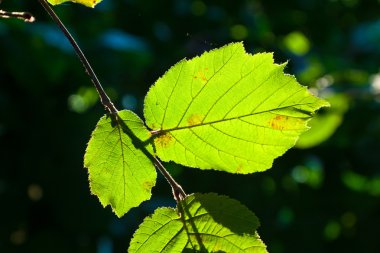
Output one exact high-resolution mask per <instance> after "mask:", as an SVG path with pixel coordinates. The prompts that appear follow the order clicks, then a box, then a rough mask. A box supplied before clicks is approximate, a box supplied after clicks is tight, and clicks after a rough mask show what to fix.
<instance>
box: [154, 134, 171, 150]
mask: <svg viewBox="0 0 380 253" xmlns="http://www.w3.org/2000/svg"><path fill="white" fill-rule="evenodd" d="M173 141H174V140H173V136H172V135H171V134H170V133H164V134H161V135H160V136H158V137H157V138H155V139H154V144H155V145H156V146H160V147H161V148H167V147H168V146H169V145H170V144H171V143H173Z"/></svg>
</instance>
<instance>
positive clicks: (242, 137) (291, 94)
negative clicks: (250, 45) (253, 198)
mask: <svg viewBox="0 0 380 253" xmlns="http://www.w3.org/2000/svg"><path fill="white" fill-rule="evenodd" d="M284 67H285V64H282V65H277V64H274V62H273V56H272V54H268V53H262V54H256V55H251V54H248V53H246V52H245V50H244V47H243V45H242V44H241V43H233V44H229V45H227V46H224V47H222V48H220V49H216V50H213V51H210V52H207V53H204V54H203V55H201V56H200V57H195V58H193V59H191V60H182V61H180V62H179V63H177V64H176V65H175V66H173V67H172V68H171V69H170V70H169V71H168V72H167V73H166V74H165V75H164V76H163V77H162V78H160V79H159V80H158V81H157V82H156V83H155V84H154V85H153V86H152V87H151V89H150V90H149V92H148V94H147V96H146V98H145V108H144V115H145V119H146V123H147V125H148V127H149V128H151V129H152V130H153V131H154V132H156V133H158V134H157V136H156V137H155V140H154V143H155V148H156V152H157V155H158V156H159V157H160V158H161V159H162V160H164V161H174V162H177V163H180V164H183V165H186V166H190V167H196V168H201V169H216V170H222V171H227V172H232V173H242V174H245V173H252V172H257V171H263V170H266V169H268V168H270V167H271V166H272V163H273V160H274V159H275V158H276V157H278V156H281V155H282V154H284V153H285V152H286V150H288V149H289V148H290V147H292V146H294V144H295V142H296V141H297V139H298V137H299V135H300V134H301V133H302V132H304V131H305V130H307V129H308V126H307V121H308V120H309V119H310V118H311V116H312V115H313V114H314V112H315V111H316V110H317V109H319V108H320V107H323V106H328V103H327V102H326V101H323V100H321V99H319V98H317V97H315V96H313V95H311V94H310V93H309V92H308V91H307V89H306V87H304V86H301V85H300V84H299V83H298V82H297V81H296V79H295V78H294V76H290V75H287V74H284V72H283V70H284Z"/></svg>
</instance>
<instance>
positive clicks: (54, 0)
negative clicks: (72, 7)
mask: <svg viewBox="0 0 380 253" xmlns="http://www.w3.org/2000/svg"><path fill="white" fill-rule="evenodd" d="M47 1H48V2H49V3H50V4H52V5H57V4H61V3H65V2H73V3H78V4H83V5H85V6H87V7H91V8H94V7H95V5H97V4H98V3H100V2H101V1H102V0H47Z"/></svg>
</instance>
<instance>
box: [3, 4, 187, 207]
mask: <svg viewBox="0 0 380 253" xmlns="http://www.w3.org/2000/svg"><path fill="white" fill-rule="evenodd" d="M0 1H1V0H0ZM38 1H39V2H40V4H41V5H42V7H44V9H45V10H46V12H47V13H48V14H49V15H50V17H51V18H52V19H53V20H54V22H55V23H56V24H57V25H58V26H59V28H60V29H61V31H62V32H63V34H64V35H65V36H66V38H67V39H68V40H69V42H70V44H71V45H72V47H73V48H74V50H75V52H76V54H77V55H78V57H79V59H80V61H81V62H82V64H83V66H84V68H85V70H86V73H87V74H88V75H89V77H90V78H91V81H92V82H93V84H94V86H95V88H96V90H97V92H98V94H99V97H100V102H101V103H102V104H103V106H104V107H105V108H106V109H107V110H108V112H109V113H110V114H111V117H114V118H115V120H116V121H117V122H118V123H119V124H120V122H122V121H121V120H119V118H118V115H117V109H116V108H115V106H114V105H113V103H112V101H111V99H110V98H109V97H108V95H107V94H106V92H105V91H104V89H103V87H102V85H101V84H100V82H99V80H98V78H97V77H96V74H95V72H94V71H93V70H92V67H91V65H90V63H89V62H88V61H87V58H86V56H85V55H84V54H83V52H82V50H81V49H80V47H79V46H78V44H77V43H76V41H75V39H74V38H73V36H71V34H70V32H69V31H68V30H67V28H66V27H65V25H64V24H63V23H62V21H61V20H60V19H59V17H58V16H57V14H55V12H54V11H53V9H52V8H51V7H50V5H49V4H48V3H47V2H46V0H38ZM149 157H150V158H151V159H152V161H153V163H154V165H155V166H156V168H157V169H158V170H159V171H160V173H161V174H162V175H163V176H164V177H165V179H166V180H167V181H168V183H169V185H170V186H171V188H172V192H173V196H174V199H175V200H176V201H177V202H179V201H181V200H183V199H185V198H186V193H185V191H184V190H183V189H182V187H181V185H179V184H178V183H177V182H176V181H175V180H174V178H173V177H172V176H171V175H170V174H169V172H168V171H167V170H166V169H165V167H164V166H163V165H162V163H161V162H160V160H159V159H157V158H156V157H155V156H153V155H150V154H149Z"/></svg>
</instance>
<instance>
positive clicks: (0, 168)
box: [0, 0, 380, 253]
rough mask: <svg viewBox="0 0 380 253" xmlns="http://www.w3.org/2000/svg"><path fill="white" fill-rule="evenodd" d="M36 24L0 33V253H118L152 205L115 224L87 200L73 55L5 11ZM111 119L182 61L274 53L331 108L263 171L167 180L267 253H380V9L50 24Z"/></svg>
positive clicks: (160, 15) (286, 7) (110, 11)
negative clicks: (104, 98) (228, 213)
mask: <svg viewBox="0 0 380 253" xmlns="http://www.w3.org/2000/svg"><path fill="white" fill-rule="evenodd" d="M0 9H4V10H8V11H30V12H31V13H33V14H34V15H35V17H36V19H37V21H36V22H35V23H32V24H29V23H24V22H22V21H20V20H11V19H7V20H6V19H0V252H1V253H8V252H39V253H43V252H55V253H59V252H73V253H75V252H80V253H85V252H95V253H112V252H115V253H117V252H126V251H127V248H128V245H129V240H130V237H131V236H132V234H133V232H134V231H135V230H136V229H137V227H138V224H140V223H141V222H142V220H143V218H144V217H145V216H147V215H149V214H151V213H152V212H153V211H154V209H155V208H156V207H158V206H173V205H175V202H174V200H173V199H172V197H171V192H170V188H169V186H168V185H167V184H166V182H165V181H164V179H163V178H162V177H159V180H158V183H157V186H156V187H155V188H154V189H153V197H152V199H151V200H150V201H147V202H144V203H143V204H142V205H141V206H140V207H138V208H134V209H133V210H132V211H131V212H130V213H128V214H126V215H125V216H124V217H123V218H121V219H118V218H117V217H116V216H115V215H114V214H113V213H112V211H111V209H110V208H109V207H108V208H105V209H103V208H102V207H101V205H100V203H99V201H98V200H97V198H96V197H95V196H92V195H90V191H89V187H88V181H87V171H86V170H85V169H84V168H83V154H84V151H85V148H86V143H87V142H88V140H89V137H90V134H91V131H92V130H93V129H94V127H95V125H96V123H97V121H98V119H99V118H100V117H101V116H102V115H103V114H104V110H103V108H102V106H101V105H100V104H99V101H98V98H97V94H96V92H95V90H94V88H93V87H92V84H91V82H90V81H89V78H88V77H87V76H86V74H85V73H84V71H83V68H82V66H81V63H80V62H79V61H78V59H77V58H76V56H75V54H74V53H73V50H72V49H71V47H70V45H69V44H68V43H67V42H66V40H65V38H64V37H63V35H62V34H61V33H60V31H59V30H58V29H57V27H56V26H55V25H54V24H53V23H52V22H51V20H50V19H49V18H48V16H47V15H46V13H44V12H43V11H42V8H41V6H40V5H39V4H38V1H37V0H35V1H21V0H12V1H11V0H4V1H3V3H2V4H1V5H0ZM54 9H55V10H56V11H57V13H58V14H59V16H60V17H61V18H62V20H63V21H64V23H65V24H66V25H67V26H68V28H69V29H70V30H71V31H72V33H73V35H74V36H75V37H76V38H77V40H78V42H79V44H80V45H81V46H82V49H83V50H84V51H85V53H86V55H87V57H88V58H89V60H90V61H91V62H92V64H93V67H94V69H95V71H96V73H97V74H98V77H99V78H100V80H101V81H102V83H103V85H104V86H105V88H106V90H107V92H108V93H109V94H110V96H111V97H112V99H113V100H114V101H115V103H116V106H117V108H119V109H122V108H126V109H131V110H133V111H135V112H137V113H138V114H139V115H140V116H142V107H143V99H144V96H145V94H146V92H147V91H148V89H149V87H150V85H152V84H153V83H154V82H155V80H156V79H157V78H158V77H160V76H161V75H163V74H164V72H165V71H166V70H168V69H169V68H170V67H171V66H172V65H174V64H175V63H176V62H178V61H179V60H180V59H182V58H184V57H188V58H191V57H193V56H195V55H199V54H201V53H202V52H204V51H205V50H210V49H213V48H216V47H220V46H222V45H224V44H226V43H229V42H233V41H244V44H245V47H246V48H247V50H248V51H249V52H251V53H256V52H262V51H272V52H274V57H275V60H276V62H277V63H282V62H285V61H289V63H288V67H287V68H286V72H287V73H291V74H294V75H295V76H296V77H297V78H298V80H299V81H300V83H301V84H303V85H307V86H309V87H310V89H311V91H313V92H314V93H317V94H318V95H319V96H321V97H323V98H325V99H327V100H329V101H330V102H331V104H332V107H331V108H330V109H328V110H324V111H321V112H320V113H319V115H318V117H317V118H316V119H315V120H313V121H312V122H311V125H312V126H313V128H312V130H310V131H309V132H308V133H307V134H305V135H304V136H302V138H301V140H300V142H299V143H298V145H297V146H298V147H296V148H293V149H291V150H290V151H288V152H287V153H286V154H285V155H284V156H282V157H280V158H278V159H276V161H275V163H274V166H273V168H272V169H270V170H268V171H266V172H263V173H257V174H253V175H248V176H243V175H230V174H227V173H223V172H214V171H200V170H197V169H190V168H182V167H180V166H178V165H175V164H168V165H167V166H168V168H169V170H170V171H171V172H172V173H173V176H174V177H175V178H176V179H177V180H178V181H179V182H180V183H181V184H182V185H183V187H184V188H185V189H186V191H187V192H217V193H219V194H225V195H228V196H230V197H232V198H235V199H237V200H239V201H241V202H242V203H243V204H245V205H247V206H248V207H249V209H251V210H252V211H254V212H255V213H256V215H257V216H258V217H259V218H260V220H261V227H260V228H259V233H260V235H261V237H262V239H263V240H264V242H265V243H266V244H267V245H268V249H269V252H271V253H286V252H292V253H296V252H302V253H304V252H308V253H314V252H379V250H380V240H379V232H378V231H379V226H380V199H379V198H380V165H379V159H380V73H379V71H380V68H379V62H380V1H376V0H372V1H371V0H288V1H279V0H278V1H274V0H265V1H260V0H245V1H223V0H217V1H216V0H214V1H201V0H172V1H169V0H165V1H138V0H104V1H103V2H102V3H101V4H99V5H98V6H97V7H96V8H95V9H91V8H86V7H84V6H80V5H75V4H71V3H69V4H64V5H61V6H57V7H55V8H54Z"/></svg>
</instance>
